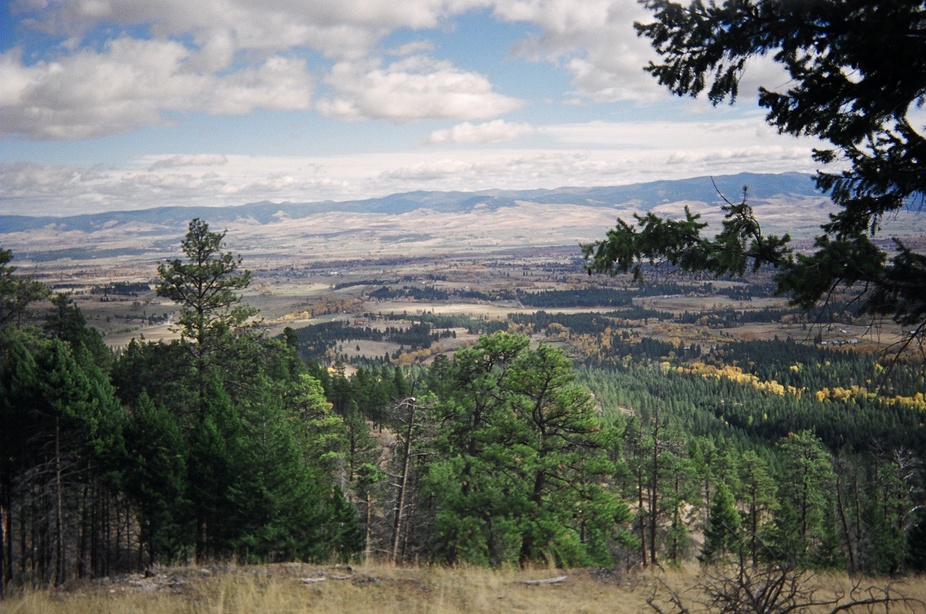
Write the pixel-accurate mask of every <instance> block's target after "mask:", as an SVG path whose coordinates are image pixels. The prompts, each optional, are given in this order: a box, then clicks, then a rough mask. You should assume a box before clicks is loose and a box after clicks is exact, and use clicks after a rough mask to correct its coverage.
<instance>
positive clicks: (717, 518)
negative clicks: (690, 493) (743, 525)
mask: <svg viewBox="0 0 926 614" xmlns="http://www.w3.org/2000/svg"><path fill="white" fill-rule="evenodd" d="M740 544H741V541H740V514H739V512H738V511H737V509H736V506H735V501H734V499H733V493H732V492H731V491H730V488H729V487H727V485H726V484H725V483H723V482H720V483H719V484H718V485H717V490H716V491H715V492H714V498H713V501H712V502H711V509H710V512H709V514H708V517H707V527H706V528H705V529H704V547H703V548H702V549H701V559H702V560H703V561H705V562H707V563H715V562H718V561H722V560H724V559H725V558H726V556H727V555H728V554H737V553H739V551H740Z"/></svg>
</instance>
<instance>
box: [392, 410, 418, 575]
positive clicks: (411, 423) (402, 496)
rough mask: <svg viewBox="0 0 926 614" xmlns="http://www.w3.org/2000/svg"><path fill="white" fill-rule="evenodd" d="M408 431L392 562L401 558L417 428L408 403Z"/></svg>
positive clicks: (412, 411)
mask: <svg viewBox="0 0 926 614" xmlns="http://www.w3.org/2000/svg"><path fill="white" fill-rule="evenodd" d="M408 406H409V412H408V430H407V431H406V433H405V450H404V453H403V458H402V476H401V478H400V480H399V492H398V495H397V497H396V499H397V501H396V507H395V523H394V524H393V530H392V562H393V563H395V562H396V560H398V558H399V542H400V541H401V535H402V513H403V511H404V509H405V489H406V487H407V486H408V467H409V462H410V461H411V456H412V429H413V428H414V427H415V403H414V401H412V402H410V403H408Z"/></svg>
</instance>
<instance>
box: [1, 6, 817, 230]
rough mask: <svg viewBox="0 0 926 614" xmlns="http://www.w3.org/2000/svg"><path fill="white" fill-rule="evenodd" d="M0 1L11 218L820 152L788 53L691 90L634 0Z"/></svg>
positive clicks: (636, 170) (537, 183) (750, 163)
mask: <svg viewBox="0 0 926 614" xmlns="http://www.w3.org/2000/svg"><path fill="white" fill-rule="evenodd" d="M0 2H2V10H0V139H2V142H0V165H2V166H0V210H2V213H3V214H7V215H72V214H79V213H95V212H102V211H115V210H128V209H146V208H152V207H161V206H175V205H195V206H213V205H215V206H218V205H222V206H227V205H240V204H245V203H249V202H259V201H272V202H315V201H323V200H354V199H363V198H373V197H379V196H386V195H389V194H394V193H398V192H407V191H413V190H464V191H473V190H483V189H524V188H555V187H561V186H600V185H622V184H628V183H636V182H643V181H654V180H661V179H677V178H685V177H695V176H704V175H725V174H732V173H737V172H745V171H749V172H773V173H777V172H786V171H799V172H808V173H810V172H813V171H814V170H815V169H816V168H817V167H816V164H815V163H814V162H813V160H812V159H811V150H812V148H813V147H814V146H815V145H818V143H815V142H813V141H810V140H807V139H796V138H793V137H789V136H783V135H779V134H778V133H777V131H776V130H775V129H773V128H771V127H769V126H768V125H766V123H765V121H764V112H763V111H762V110H761V109H760V108H758V106H757V105H756V92H757V88H758V86H759V85H760V84H761V85H764V86H766V87H769V88H770V89H775V88H785V87H787V76H786V75H785V74H784V73H783V72H782V71H781V70H780V69H779V68H778V67H776V66H775V65H774V63H772V62H771V61H770V60H767V59H763V58H759V59H756V60H754V61H752V62H751V63H750V64H749V67H748V69H747V72H746V74H745V75H744V78H743V81H742V83H741V87H740V92H741V94H740V98H739V99H738V100H737V102H736V104H734V105H732V106H731V105H728V104H722V105H719V106H712V105H710V104H709V103H708V102H707V101H705V100H703V99H697V100H692V99H683V98H678V97H676V96H673V95H671V94H670V93H668V92H667V91H665V90H663V89H662V88H661V87H660V86H659V85H658V84H657V83H656V81H655V79H653V78H652V77H651V76H650V75H648V74H647V73H646V72H645V71H644V70H643V67H644V66H645V65H646V64H647V63H648V62H649V61H650V60H653V59H656V58H655V55H654V54H653V52H652V50H651V49H650V47H649V45H648V43H647V41H646V39H641V38H639V37H637V36H636V33H635V32H634V30H633V25H632V24H633V23H634V21H646V20H648V19H649V18H650V17H649V15H648V13H647V11H646V10H645V9H644V8H643V7H641V6H640V5H638V4H637V3H636V2H634V1H633V0H391V1H390V0H261V1H260V2H254V1H253V0H195V1H191V0H0ZM0 232H2V229H0Z"/></svg>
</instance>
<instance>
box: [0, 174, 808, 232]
mask: <svg viewBox="0 0 926 614" xmlns="http://www.w3.org/2000/svg"><path fill="white" fill-rule="evenodd" d="M713 181H714V182H715V183H716V184H717V189H719V190H720V192H722V193H723V194H724V195H725V196H726V197H727V198H729V199H730V200H734V201H739V200H740V199H741V198H742V190H743V187H744V186H748V188H749V195H750V198H751V199H762V200H764V199H768V198H771V197H776V196H797V197H813V196H820V193H819V192H818V191H817V189H816V187H815V186H814V183H813V181H812V179H811V177H810V176H809V175H804V174H801V173H784V174H778V175H771V174H755V173H741V174H738V175H725V176H722V177H714V178H713ZM680 201H693V202H701V203H705V204H711V203H719V202H721V198H720V196H719V195H718V192H717V190H715V189H714V186H713V184H712V183H711V178H710V177H695V178H692V179H680V180H674V181H653V182H650V183H637V184H632V185H622V186H602V187H591V188H577V187H565V188H556V189H552V190H541V189H535V190H484V191H479V192H422V191H419V192H405V193H402V194H392V195H390V196H384V197H382V198H370V199H366V200H351V201H339V202H335V201H330V200H329V201H321V202H311V203H271V202H257V203H249V204H245V205H238V206H233V207H184V206H174V207H159V208H155V209H140V210H132V211H110V212H104V213H92V214H77V215H69V216H30V215H0V234H6V233H11V232H23V231H28V230H34V229H37V228H42V227H44V226H48V225H49V224H54V225H55V226H56V228H57V229H58V230H59V231H80V232H93V231H96V230H100V229H102V228H111V227H112V226H114V225H118V224H132V223H141V224H146V225H147V224H152V225H157V226H161V227H171V226H179V227H183V228H185V227H186V225H187V223H188V222H189V221H190V220H191V219H192V218H196V217H198V218H201V219H207V220H209V222H210V223H212V224H216V225H219V226H221V225H223V224H224V223H227V222H233V221H235V220H240V219H242V218H247V219H250V220H252V221H254V222H256V223H258V224H272V223H275V222H279V221H280V219H281V218H288V219H300V218H305V217H310V216H313V215H318V214H322V213H331V212H338V211H341V212H351V213H377V214H386V215H398V214H402V213H409V212H412V211H417V210H419V209H427V210H431V211H435V212H439V213H466V212H468V211H471V210H472V209H473V208H475V207H477V206H482V207H488V208H490V209H500V208H503V207H510V206H514V205H515V204H517V203H519V202H532V203H536V204H539V205H556V204H569V205H580V206H586V207H621V208H622V207H626V206H631V207H634V208H636V209H639V210H642V211H648V210H649V209H652V208H653V207H656V206H658V205H662V204H667V203H673V202H680Z"/></svg>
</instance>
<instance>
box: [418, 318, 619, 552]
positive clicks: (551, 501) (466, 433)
mask: <svg viewBox="0 0 926 614" xmlns="http://www.w3.org/2000/svg"><path fill="white" fill-rule="evenodd" d="M430 377H431V381H432V382H433V383H434V390H433V392H434V393H435V396H436V397H437V399H438V401H437V403H436V405H435V407H434V410H433V419H434V420H435V422H436V439H435V441H434V444H433V448H434V453H435V455H436V460H435V461H434V462H432V463H431V464H430V466H429V472H428V476H427V482H428V486H429V492H430V494H431V496H432V497H433V499H434V501H435V505H436V507H437V512H436V518H435V520H436V530H437V536H436V537H437V538H438V539H439V540H440V541H441V542H442V543H443V544H444V547H443V548H442V550H443V552H444V553H445V555H446V556H447V558H448V559H449V560H451V561H455V560H466V561H470V562H475V563H481V564H485V563H491V564H500V563H503V562H513V561H517V562H518V563H520V564H522V565H523V564H526V563H528V562H529V561H537V560H542V559H544V558H547V556H548V555H553V557H554V560H555V561H556V562H557V563H559V564H577V563H589V562H592V559H591V558H590V554H591V551H592V549H591V548H590V547H589V543H591V542H595V543H600V542H602V541H605V540H607V539H608V538H609V537H611V536H612V535H614V534H615V533H616V532H617V531H618V529H619V527H620V525H622V523H623V522H624V521H625V520H626V518H627V517H628V516H629V513H628V511H627V509H626V506H624V505H623V504H622V503H621V502H619V501H618V500H616V499H614V498H613V496H612V495H610V493H608V492H606V491H604V490H603V489H601V488H600V484H601V482H602V481H603V480H604V476H606V475H610V474H613V467H612V466H611V465H609V463H608V461H607V454H606V453H605V450H604V447H603V442H602V441H601V440H600V439H599V436H600V435H599V433H600V429H601V424H600V422H599V419H598V416H597V413H596V412H595V411H594V408H593V405H592V402H591V397H590V396H589V394H588V392H587V391H586V390H584V389H583V388H581V387H579V386H578V384H576V382H575V373H574V372H573V371H572V368H571V366H570V365H569V362H568V361H567V360H566V359H565V357H564V356H563V355H562V353H561V352H559V351H558V350H555V349H553V348H551V347H549V346H545V345H541V346H539V347H538V348H537V349H536V350H532V349H531V348H530V347H529V342H528V339H527V338H526V337H523V336H519V335H509V334H506V333H497V334H495V335H493V336H491V337H483V338H481V339H480V341H479V342H478V343H477V344H476V345H474V346H473V347H471V348H468V349H467V350H463V351H461V352H459V353H458V354H457V355H456V356H455V358H454V361H453V362H452V363H446V362H435V365H434V367H432V372H431V374H430ZM602 532H604V535H603V536H602V535H601V533H602ZM590 533H595V535H594V536H593V537H590ZM597 552H599V553H600V552H601V549H600V548H598V549H597Z"/></svg>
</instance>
